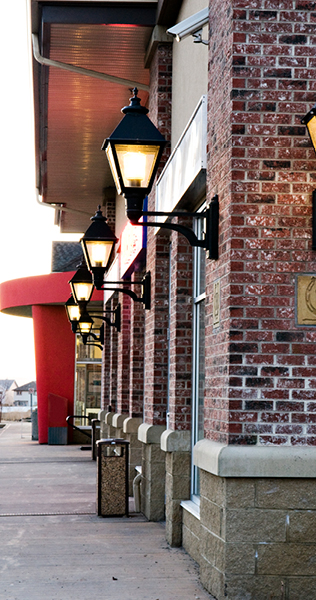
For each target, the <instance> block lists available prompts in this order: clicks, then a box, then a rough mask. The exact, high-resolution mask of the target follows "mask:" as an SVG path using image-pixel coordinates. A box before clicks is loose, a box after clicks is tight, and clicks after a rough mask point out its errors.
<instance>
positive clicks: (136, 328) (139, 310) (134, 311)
mask: <svg viewBox="0 0 316 600" xmlns="http://www.w3.org/2000/svg"><path fill="white" fill-rule="evenodd" d="M143 275H144V273H133V275H132V277H131V281H140V280H141V279H142V276H143ZM133 290H135V291H136V293H137V295H138V296H140V295H141V294H142V289H141V286H133ZM144 313H145V309H144V305H143V304H142V303H141V302H131V346H130V378H129V416H130V417H142V416H143V402H144V343H145V339H144V334H145V314H144Z"/></svg>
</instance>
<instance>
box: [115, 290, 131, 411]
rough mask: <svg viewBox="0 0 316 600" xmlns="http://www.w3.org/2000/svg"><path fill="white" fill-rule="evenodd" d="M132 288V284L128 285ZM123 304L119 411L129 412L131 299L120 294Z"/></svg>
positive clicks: (119, 369)
mask: <svg viewBox="0 0 316 600" xmlns="http://www.w3.org/2000/svg"><path fill="white" fill-rule="evenodd" d="M127 289H130V286H127ZM119 296H120V304H121V332H120V333H119V335H118V344H117V346H118V349H117V412H119V413H127V414H128V413H129V384H130V381H129V378H130V345H131V299H130V297H129V296H127V294H119Z"/></svg>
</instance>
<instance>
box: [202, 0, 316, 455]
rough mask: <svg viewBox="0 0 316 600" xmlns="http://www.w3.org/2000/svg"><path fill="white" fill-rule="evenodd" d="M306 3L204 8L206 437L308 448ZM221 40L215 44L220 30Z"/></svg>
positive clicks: (311, 157)
mask: <svg viewBox="0 0 316 600" xmlns="http://www.w3.org/2000/svg"><path fill="white" fill-rule="evenodd" d="M315 8H316V5H315V2H305V1H298V0H297V1H292V0H291V1H289V0H283V1H282V0H266V1H265V0H253V1H252V2H246V1H244V0H239V1H237V0H235V1H233V2H231V1H227V0H224V1H223V0H212V2H210V22H211V27H212V35H211V41H210V69H209V78H210V79H209V109H208V117H209V118H208V191H209V197H211V196H212V195H213V194H214V193H215V192H217V193H218V194H219V199H220V259H219V261H218V263H216V264H209V265H208V277H207V297H208V296H209V297H211V294H212V290H213V282H214V281H215V280H217V279H220V285H221V323H220V327H219V328H217V329H215V328H214V329H213V324H212V319H211V318H210V315H211V307H210V306H209V310H208V314H209V324H208V326H207V331H206V360H207V363H206V373H207V376H206V410H205V417H206V425H205V426H206V435H207V437H210V438H212V439H215V440H217V441H221V442H229V443H233V444H257V443H259V444H312V445H315V444H316V436H315V432H316V428H315V422H316V404H315V402H314V398H315V385H316V384H315V380H316V377H315V375H316V371H315V362H316V361H315V357H314V354H315V347H316V346H315V341H316V333H315V332H314V329H313V328H307V327H298V326H297V325H296V321H295V279H296V277H295V276H296V274H299V273H310V272H314V271H315V267H316V260H315V253H314V252H312V250H311V193H312V190H313V189H314V187H315V184H314V181H315V178H316V160H315V153H314V150H313V149H312V148H311V145H310V142H309V139H308V137H307V134H306V129H305V127H304V126H302V125H301V118H302V116H304V115H305V114H306V113H307V112H308V110H310V108H311V105H312V104H313V103H314V102H315V97H316V96H315V88H316V84H315V80H316V71H315V65H316V62H315V61H316V59H315V57H314V55H315V50H314V47H315V39H316V38H315V34H316V24H315V13H313V12H311V11H313V10H314V9H315ZM223 31H224V32H226V35H224V36H223V35H222V32H223Z"/></svg>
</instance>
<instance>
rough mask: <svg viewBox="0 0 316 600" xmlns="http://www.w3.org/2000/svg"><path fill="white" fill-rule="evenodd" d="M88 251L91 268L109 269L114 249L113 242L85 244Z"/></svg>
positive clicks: (90, 242) (88, 242)
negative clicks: (108, 265)
mask: <svg viewBox="0 0 316 600" xmlns="http://www.w3.org/2000/svg"><path fill="white" fill-rule="evenodd" d="M85 245H86V251H87V253H88V255H89V262H90V265H91V268H92V269H93V268H94V267H103V268H104V269H105V268H106V267H107V264H108V262H109V258H110V254H111V251H112V248H113V242H106V241H104V242H99V241H88V240H86V242H85Z"/></svg>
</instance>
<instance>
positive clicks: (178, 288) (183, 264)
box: [169, 218, 192, 430]
mask: <svg viewBox="0 0 316 600" xmlns="http://www.w3.org/2000/svg"><path fill="white" fill-rule="evenodd" d="M179 221H180V220H179V218H175V219H174V220H173V222H179ZM191 221H192V219H191ZM181 222H183V224H184V225H187V226H188V219H182V221H181ZM189 226H190V221H189ZM170 297H171V306H170V333H169V336H170V382H169V385H170V392H169V396H170V398H169V418H170V425H169V427H170V428H171V429H176V430H180V429H181V430H183V429H190V428H191V395H192V388H191V380H192V247H191V245H190V244H189V243H188V241H187V240H186V238H185V237H184V236H183V235H182V234H180V233H177V232H175V231H174V232H172V234H171V282H170Z"/></svg>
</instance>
